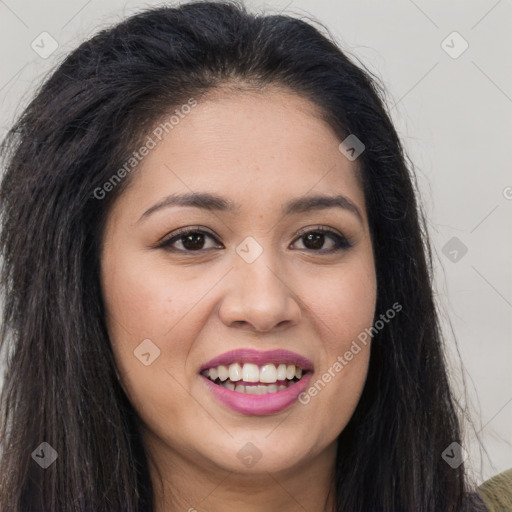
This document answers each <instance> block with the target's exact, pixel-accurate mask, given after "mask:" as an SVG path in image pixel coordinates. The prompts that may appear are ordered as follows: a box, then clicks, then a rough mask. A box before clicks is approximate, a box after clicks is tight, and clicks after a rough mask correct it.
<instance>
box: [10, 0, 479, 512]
mask: <svg viewBox="0 0 512 512" xmlns="http://www.w3.org/2000/svg"><path fill="white" fill-rule="evenodd" d="M381 93H382V91H381V90H380V89H379V88H378V85H377V82H376V80H374V79H373V78H372V77H371V76H370V75H369V73H368V72H366V71H364V70H363V69H362V68H361V67H358V66H356V65H354V64H353V63H352V62H351V61H350V60H349V59H348V58H347V57H346V56H345V55H344V54H343V53H342V52H341V50H340V49H339V48H338V47H337V46H336V45H335V44H334V43H333V42H331V41H329V40H328V39H327V38H326V37H324V36H323V35H321V34H320V33H319V32H318V31H317V30H316V29H315V28H313V27H312V26H311V25H309V24H307V23H305V22H303V21H300V20H297V19H293V18H290V17H287V16H254V15H252V14H249V13H248V12H246V11H245V9H244V8H243V7H242V6H241V5H238V4H234V3H209V2H198V3H191V4H185V5H183V6H181V7H178V8H159V9H152V10H148V11H146V12H143V13H141V14H138V15H136V16H133V17H132V18H130V19H128V20H126V21H124V22H123V23H120V24H119V25H117V26H115V27H113V28H111V29H108V30H104V31H102V32H101V33H99V34H98V35H96V36H95V37H93V38H92V39H90V40H89V41H87V42H85V43H83V44H82V45H81V46H80V47H79V48H78V49H77V50H75V51H74V52H72V53H71V55H69V57H68V58H67V59H66V60H65V61H64V62H63V63H62V64H61V65H60V66H59V68H58V69H57V70H56V71H55V73H54V74H53V76H51V77H50V78H49V80H48V81H47V82H46V83H45V84H44V86H43V87H42V89H41V90H40V91H39V92H38V94H37V96H36V97H35V99H34V100H33V102H32V103H31V104H30V105H29V107H28V108H27V109H26V111H25V113H24V114H23V116H22V117H21V118H20V120H19V121H18V122H17V124H16V126H14V128H13V129H12V130H11V132H10V134H9V136H8V138H7V139H6V141H5V142H4V151H5V154H6V159H7V160H6V161H7V164H6V172H5V175H4V178H3V182H2V188H1V201H2V238H1V247H2V254H3V258H4V268H3V284H4V289H5V293H6V304H5V315H4V324H3V325H4V331H3V333H2V335H3V336H2V342H3V346H4V349H5V350H7V349H8V350H9V352H8V354H9V365H8V369H7V373H6V377H5V384H4V388H3V395H2V412H3V416H2V420H3V421H2V435H1V439H2V451H3V456H2V460H1V475H2V484H1V485H2V495H1V497H0V507H1V509H2V510H10V511H28V510H30V511H33V510H42V511H43V510H44V511H50V510H51V511H61V510H62V511H64V510H66V511H69V510H73V511H74V510H76V511H86V510H87V511H89V510H94V511H121V510H122V511H149V510H153V511H156V512H164V511H171V510H189V511H193V510H199V511H200V510H209V511H218V510H226V509H227V508H228V507H229V508H230V509H236V510H246V511H261V510H266V511H268V510H280V511H288V510H308V511H311V512H313V511H335V510H336V511H368V510H372V511H375V510H382V511H399V510H400V511H410V510H415V511H425V512H426V511H463V510H464V511H466V510H485V507H484V505H483V503H482V501H481V499H480V498H479V496H478V495H477V494H476V493H475V492H473V489H472V488H471V485H470V483H469V482H468V481H467V479H466V477H465V470H464V463H463V456H462V452H461V451H460V442H461V434H460V426H459V420H458V409H457V404H456V403H455V400H454V398H453V395H452V392H451V390H450V387H449V385H448V379H447V370H446V365H445V360H444V356H443V352H442V339H441V334H440V329H439V323H438V317H437V313H436V310H435V306H434V303H433V298H432V288H431V281H430V275H429V272H430V269H431V267H430V252H429V245H428V239H427V236H426V234H425V232H424V229H423V223H422V220H421V211H420V208H419V206H418V204H417V202H416V199H415V190H414V186H413V179H414V177H413V175H412V173H411V172H410V170H409V168H408V166H407V164H406V160H405V156H404V152H403V150H402V148H401V145H400V142H399V140H398V138H397V134H396V132H395V130H394V128H393V126H392V124H391V122H390V119H389V117H388V115H387V114H386V111H385V109H384V107H383V103H382V100H381Z"/></svg>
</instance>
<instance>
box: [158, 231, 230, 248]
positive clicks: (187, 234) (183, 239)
mask: <svg viewBox="0 0 512 512" xmlns="http://www.w3.org/2000/svg"><path fill="white" fill-rule="evenodd" d="M206 238H210V239H211V240H215V241H217V239H216V238H215V237H214V236H213V235H212V234H211V233H209V232H207V231H204V230H202V229H199V228H190V227H188V228H181V229H179V230H178V231H174V232H173V233H171V234H170V235H169V236H167V237H166V238H165V239H164V240H163V241H162V242H161V243H160V244H159V245H158V248H160V249H165V250H166V251H171V252H182V253H190V252H202V251H205V250H210V249H214V248H222V247H219V246H218V245H216V246H213V247H206V248H205V247H204V246H205V240H206ZM176 244H179V245H181V247H176Z"/></svg>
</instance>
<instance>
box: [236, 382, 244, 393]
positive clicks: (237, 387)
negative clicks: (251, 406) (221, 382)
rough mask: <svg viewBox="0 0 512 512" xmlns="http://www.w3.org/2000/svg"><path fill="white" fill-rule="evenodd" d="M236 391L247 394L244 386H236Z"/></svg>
mask: <svg viewBox="0 0 512 512" xmlns="http://www.w3.org/2000/svg"><path fill="white" fill-rule="evenodd" d="M235 391H238V392H239V393H245V386H244V385H243V384H237V385H236V386H235Z"/></svg>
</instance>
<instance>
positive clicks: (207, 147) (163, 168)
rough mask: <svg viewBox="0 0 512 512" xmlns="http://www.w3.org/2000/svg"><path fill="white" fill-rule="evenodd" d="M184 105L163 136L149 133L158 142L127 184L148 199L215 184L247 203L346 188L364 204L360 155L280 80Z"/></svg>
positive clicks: (286, 199) (130, 190) (221, 191)
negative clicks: (351, 154)
mask: <svg viewBox="0 0 512 512" xmlns="http://www.w3.org/2000/svg"><path fill="white" fill-rule="evenodd" d="M178 108H179V107H178ZM187 112H188V113H187V114H186V115H182V116H181V117H180V118H179V121H178V122H177V123H176V124H174V125H173V126H172V129H168V130H167V131H164V134H163V136H161V137H160V139H161V140H157V138H156V137H155V135H154V134H153V133H150V134H149V136H151V137H152V138H153V139H154V141H155V145H154V147H153V148H152V149H151V150H150V151H149V153H148V154H147V156H145V157H144V159H143V160H142V161H141V164H140V165H139V166H138V169H137V172H136V173H134V176H133V183H132V186H131V187H129V188H128V193H129V194H132V196H133V197H135V196H137V197H138V198H139V199H140V200H141V201H142V202H144V203H145V204H148V203H149V202H151V201H152V200H155V199H158V198H159V197H162V196H165V195H168V194H170V193H176V192H187V193H190V192H211V193H215V194H217V195H222V196H228V197H230V198H231V199H232V201H233V202H234V203H237V204H238V205H241V206H242V207H243V206H246V207H247V206H249V205H258V204H259V205H263V204H267V205H277V204H278V203H279V205H282V204H283V203H285V202H289V200H290V199H291V198H295V197H297V196H304V195H305V194H307V193H308V191H311V193H316V194H328V193H331V194H335V193H341V194H344V195H346V196H348V197H350V198H351V199H352V200H353V202H354V203H358V204H359V205H360V207H361V208H364V197H363V191H362V189H361V187H360V182H359V179H358V172H359V171H358V167H357V162H351V161H349V160H348V159H347V158H346V157H345V156H344V155H343V154H342V153H341V152H340V151H339V149H338V146H339V144H340V142H341V141H340V139H339V137H338V136H337V134H336V133H335V132H334V130H333V129H332V128H331V127H330V126H329V125H328V124H327V123H326V122H325V121H324V120H323V119H322V116H321V113H320V111H319V110H318V108H317V107H316V106H315V105H314V104H312V103H311V102H309V101H308V100H306V99H304V98H302V97H299V96H297V95H295V94H293V93H291V92H287V91H283V90H280V89H275V88H274V89H268V90H261V91H243V92H240V91H236V92H233V91H226V90H223V91H220V92H219V91H217V92H215V93H212V94H209V95H206V96H205V97H203V98H202V99H200V100H198V101H197V105H196V106H194V108H192V109H187ZM167 117H169V116H167ZM175 117H176V116H175ZM165 119H166V117H165V116H164V117H162V119H161V120H160V121H159V123H160V126H162V123H164V122H165ZM176 119H177V117H176ZM157 125H158V123H157ZM160 132H162V130H160ZM160 132H158V133H160ZM236 211H237V213H239V211H240V208H237V209H236Z"/></svg>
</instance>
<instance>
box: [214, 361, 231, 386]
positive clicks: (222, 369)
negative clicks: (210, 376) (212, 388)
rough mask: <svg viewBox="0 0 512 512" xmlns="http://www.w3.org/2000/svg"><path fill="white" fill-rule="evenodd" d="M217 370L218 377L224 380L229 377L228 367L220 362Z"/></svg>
mask: <svg viewBox="0 0 512 512" xmlns="http://www.w3.org/2000/svg"><path fill="white" fill-rule="evenodd" d="M217 371H218V373H219V379H220V380H221V381H222V382H224V381H225V380H227V379H228V377H229V368H228V367H227V366H224V365H223V364H221V365H220V366H217Z"/></svg>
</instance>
